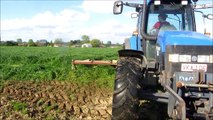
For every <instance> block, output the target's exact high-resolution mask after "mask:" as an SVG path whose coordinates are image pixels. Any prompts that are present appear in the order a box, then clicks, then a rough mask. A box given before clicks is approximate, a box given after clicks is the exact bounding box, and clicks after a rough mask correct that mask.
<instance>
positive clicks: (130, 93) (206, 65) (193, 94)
mask: <svg viewBox="0 0 213 120" xmlns="http://www.w3.org/2000/svg"><path fill="white" fill-rule="evenodd" d="M196 2H197V0H144V1H143V3H141V4H138V3H127V2H126V3H124V2H122V1H116V2H115V3H114V8H113V12H114V14H121V13H122V10H123V6H129V7H135V9H136V12H137V13H138V23H137V32H138V34H136V35H134V36H132V37H131V38H130V39H129V40H127V41H125V49H123V50H120V51H119V60H118V63H117V68H116V77H115V83H114V94H113V104H112V119H113V120H125V119H127V120H134V119H142V118H143V114H142V113H141V112H139V111H138V110H139V109H141V107H142V109H143V107H144V109H154V108H155V106H158V105H163V106H162V108H160V109H159V111H158V112H159V113H163V112H162V111H164V110H165V111H166V112H165V113H166V115H165V117H162V116H160V117H157V118H156V117H155V119H163V120H164V119H181V120H186V119H193V120H194V119H199V120H200V119H207V120H213V40H212V39H211V38H210V37H208V36H205V35H204V34H201V33H197V32H195V31H196V24H195V14H194V13H195V9H194V5H195V4H196ZM162 16H163V17H162ZM203 16H204V15H203ZM210 16H211V14H209V15H205V16H204V17H206V18H210ZM159 17H162V18H161V19H164V22H166V23H165V24H161V23H160V22H161V21H160V20H159V22H158V23H155V22H156V21H158V19H160V18H159ZM152 103H159V104H154V105H155V106H153V107H147V106H144V105H145V104H146V105H147V104H148V105H151V104H152ZM139 107H140V108H139ZM164 108H165V109H164ZM141 114H142V115H141ZM155 115H157V114H155V113H154V112H153V113H151V114H149V115H148V117H145V118H143V119H152V118H153V117H152V116H155ZM141 116H142V117H141Z"/></svg>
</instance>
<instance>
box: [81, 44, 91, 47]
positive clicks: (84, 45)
mask: <svg viewBox="0 0 213 120" xmlns="http://www.w3.org/2000/svg"><path fill="white" fill-rule="evenodd" d="M81 47H82V48H91V47H92V45H91V44H89V43H85V44H83V45H81Z"/></svg>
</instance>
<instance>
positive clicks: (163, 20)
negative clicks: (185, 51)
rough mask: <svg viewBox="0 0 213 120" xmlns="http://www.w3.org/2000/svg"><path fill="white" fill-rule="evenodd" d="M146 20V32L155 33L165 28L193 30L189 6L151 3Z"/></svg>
mask: <svg viewBox="0 0 213 120" xmlns="http://www.w3.org/2000/svg"><path fill="white" fill-rule="evenodd" d="M149 8H150V10H149V15H148V22H147V31H146V32H147V33H148V34H149V35H156V34H158V32H160V31H165V30H181V31H189V30H190V31H194V30H193V24H192V23H193V22H192V21H193V17H192V11H191V10H190V8H191V7H190V6H189V5H188V6H182V5H168V4H167V5H164V4H163V5H157V6H156V5H151V6H150V7H149Z"/></svg>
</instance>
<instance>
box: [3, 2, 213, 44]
mask: <svg viewBox="0 0 213 120" xmlns="http://www.w3.org/2000/svg"><path fill="white" fill-rule="evenodd" d="M129 1H131V2H138V1H139V0H129ZM141 1H142V0H141ZM113 3H114V0H108V1H107V0H105V1H104V0H99V1H98V0H1V40H16V39H17V38H22V40H23V41H28V40H29V39H33V40H34V41H36V40H39V39H47V40H48V41H50V40H53V41H54V40H55V39H56V38H62V39H63V41H70V40H76V39H81V36H82V35H88V36H90V38H91V39H93V38H97V39H100V40H102V41H103V42H104V43H106V42H107V41H112V43H123V41H124V39H125V38H128V37H130V36H131V34H132V32H133V31H134V30H135V28H136V21H137V19H132V18H131V13H132V12H134V9H133V8H128V7H125V8H124V11H123V14H121V15H113V13H112V8H113ZM199 3H211V4H213V3H212V0H203V1H202V0H201V2H199ZM207 12H210V13H212V12H213V9H210V10H207ZM197 19H198V20H200V21H201V24H198V25H197V27H198V28H199V29H198V30H199V32H203V24H202V19H201V18H200V17H198V18H197ZM199 23H200V22H199ZM206 23H207V31H209V32H211V33H212V21H210V20H206Z"/></svg>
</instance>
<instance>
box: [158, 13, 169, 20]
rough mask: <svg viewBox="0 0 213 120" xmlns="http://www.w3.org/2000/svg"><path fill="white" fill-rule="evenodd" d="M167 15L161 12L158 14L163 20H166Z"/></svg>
mask: <svg viewBox="0 0 213 120" xmlns="http://www.w3.org/2000/svg"><path fill="white" fill-rule="evenodd" d="M167 17H168V15H166V14H163V13H161V14H159V15H158V18H161V19H163V20H166V18H167Z"/></svg>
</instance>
